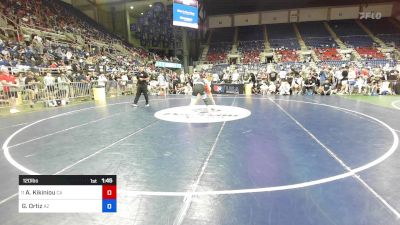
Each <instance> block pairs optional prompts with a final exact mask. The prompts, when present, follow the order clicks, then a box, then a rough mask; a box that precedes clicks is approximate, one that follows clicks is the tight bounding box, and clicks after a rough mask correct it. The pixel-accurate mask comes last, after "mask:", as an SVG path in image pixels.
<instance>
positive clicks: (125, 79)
mask: <svg viewBox="0 0 400 225" xmlns="http://www.w3.org/2000/svg"><path fill="white" fill-rule="evenodd" d="M128 80H129V79H128V76H127V75H126V73H124V74H122V76H121V80H120V81H119V86H120V88H121V91H122V94H124V93H125V90H126V85H127V83H128Z"/></svg>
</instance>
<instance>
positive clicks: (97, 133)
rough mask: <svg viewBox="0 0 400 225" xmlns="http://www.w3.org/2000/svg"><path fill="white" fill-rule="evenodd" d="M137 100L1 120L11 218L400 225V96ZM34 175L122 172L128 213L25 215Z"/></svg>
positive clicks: (53, 223)
mask: <svg viewBox="0 0 400 225" xmlns="http://www.w3.org/2000/svg"><path fill="white" fill-rule="evenodd" d="M142 99H143V98H142ZM131 101H132V99H131V98H127V97H125V98H118V99H113V100H109V101H108V102H107V106H96V105H95V104H94V103H86V104H82V105H78V106H71V107H65V108H58V109H54V110H48V111H43V112H34V113H27V114H23V115H16V116H11V117H2V118H0V121H1V125H0V140H1V143H3V152H4V154H1V156H0V178H1V182H0V224H2V225H25V224H29V225H38V224H40V225H43V224H46V225H57V224H68V225H80V224H85V225H92V224H93V225H97V224H107V225H111V224H118V225H125V224H135V225H139V224H141V225H153V224H156V225H158V224H160V225H161V224H167V225H168V224H174V225H175V224H185V225H197V224H207V225H209V224H215V225H222V224H224V225H225V224H232V225H243V224H249V225H250V224H254V225H258V224H260V225H261V224H262V225H264V224H272V225H314V224H315V225H322V224H323V225H327V224H337V225H361V224H362V225H380V224H382V225H391V224H399V223H400V192H399V190H400V163H399V162H400V151H397V150H399V148H400V147H399V146H398V144H399V143H398V142H399V141H398V134H399V130H400V101H398V100H396V101H397V102H393V106H392V107H391V108H390V107H381V106H377V105H372V104H369V103H365V102H361V101H355V100H350V99H345V98H342V97H339V96H329V97H325V96H310V97H303V96H290V97H286V96H272V97H262V96H253V97H245V96H219V97H215V101H216V103H217V104H218V105H227V106H237V107H241V108H244V109H247V110H250V111H251V115H250V116H248V117H246V118H243V119H240V120H235V121H229V122H217V123H205V124H204V123H201V124H195V123H175V122H167V121H163V120H159V119H157V118H155V117H154V113H155V112H157V111H159V110H162V109H166V108H171V107H177V106H184V105H187V104H188V103H189V101H190V100H189V98H187V97H185V96H171V97H167V98H152V99H151V102H150V104H151V106H150V107H148V108H145V107H143V105H144V103H143V101H142V102H140V104H141V105H140V106H139V107H138V108H132V107H131V106H130V102H131ZM6 156H7V157H6ZM22 171H24V172H22ZM24 173H38V174H116V175H117V176H118V206H117V207H118V213H115V214H100V213H99V214H19V213H18V206H17V204H18V196H17V190H18V175H19V174H24Z"/></svg>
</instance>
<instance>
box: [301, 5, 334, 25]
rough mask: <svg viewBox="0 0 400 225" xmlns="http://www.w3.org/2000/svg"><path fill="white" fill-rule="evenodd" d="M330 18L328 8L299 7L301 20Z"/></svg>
mask: <svg viewBox="0 0 400 225" xmlns="http://www.w3.org/2000/svg"><path fill="white" fill-rule="evenodd" d="M323 20H328V8H326V7H325V8H308V9H299V21H298V22H306V21H323Z"/></svg>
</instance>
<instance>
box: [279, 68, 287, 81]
mask: <svg viewBox="0 0 400 225" xmlns="http://www.w3.org/2000/svg"><path fill="white" fill-rule="evenodd" d="M286 74H287V72H286V71H285V70H284V69H283V68H282V69H281V70H280V71H279V73H278V75H279V79H280V80H284V79H286Z"/></svg>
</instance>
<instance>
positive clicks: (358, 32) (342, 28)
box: [329, 20, 374, 48]
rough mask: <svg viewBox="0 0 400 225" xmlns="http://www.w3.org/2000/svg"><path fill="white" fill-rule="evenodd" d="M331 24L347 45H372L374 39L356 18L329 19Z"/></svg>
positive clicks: (354, 46) (352, 46)
mask: <svg viewBox="0 0 400 225" xmlns="http://www.w3.org/2000/svg"><path fill="white" fill-rule="evenodd" d="M329 26H330V27H331V28H332V30H333V31H334V32H335V33H336V34H337V35H338V37H339V38H340V39H341V40H342V41H343V43H344V44H345V45H346V46H347V47H351V48H357V47H372V46H373V44H374V41H373V40H372V39H371V37H370V36H368V34H367V33H365V31H364V30H363V29H362V28H361V27H360V26H359V25H358V24H357V23H356V22H355V21H354V20H334V21H329Z"/></svg>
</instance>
